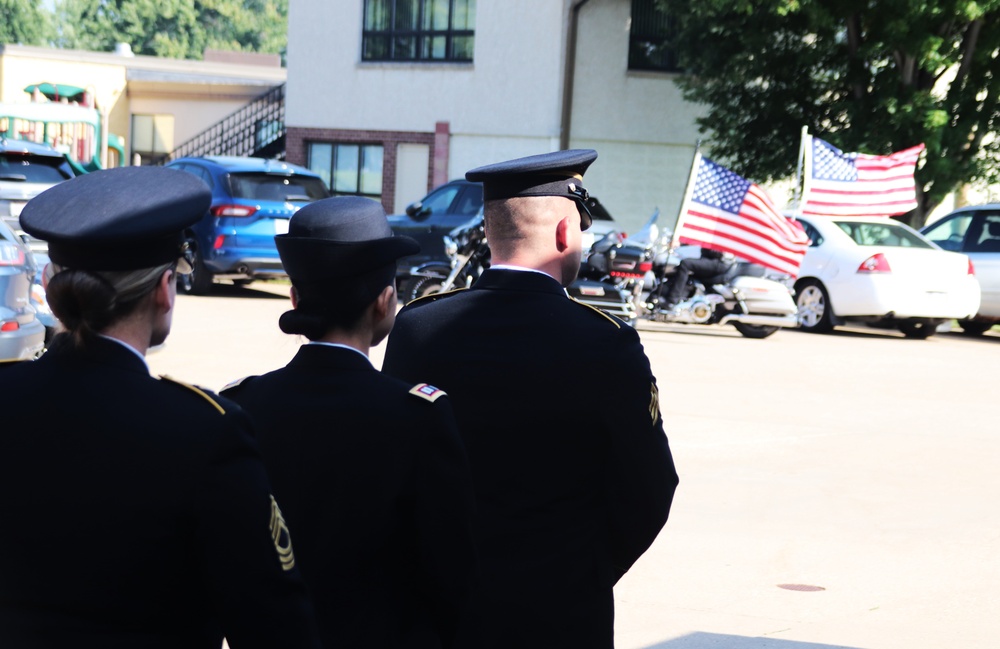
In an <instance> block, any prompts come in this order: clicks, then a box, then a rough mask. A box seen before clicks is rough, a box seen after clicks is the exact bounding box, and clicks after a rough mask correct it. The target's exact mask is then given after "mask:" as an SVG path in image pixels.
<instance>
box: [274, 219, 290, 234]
mask: <svg viewBox="0 0 1000 649" xmlns="http://www.w3.org/2000/svg"><path fill="white" fill-rule="evenodd" d="M274 233H275V234H288V219H274Z"/></svg>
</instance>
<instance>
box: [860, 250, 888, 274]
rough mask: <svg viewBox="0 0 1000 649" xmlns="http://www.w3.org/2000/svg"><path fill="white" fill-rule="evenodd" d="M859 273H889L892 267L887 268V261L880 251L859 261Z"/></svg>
mask: <svg viewBox="0 0 1000 649" xmlns="http://www.w3.org/2000/svg"><path fill="white" fill-rule="evenodd" d="M858 272H859V273H891V272H892V269H891V268H889V262H888V260H886V258H885V255H883V254H882V253H881V252H880V253H878V254H877V255H872V256H871V257H869V258H868V259H865V260H864V261H863V262H861V265H860V266H858Z"/></svg>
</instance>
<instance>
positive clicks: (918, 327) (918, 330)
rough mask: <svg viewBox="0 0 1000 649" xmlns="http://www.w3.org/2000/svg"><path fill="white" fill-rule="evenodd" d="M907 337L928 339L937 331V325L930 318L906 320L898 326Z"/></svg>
mask: <svg viewBox="0 0 1000 649" xmlns="http://www.w3.org/2000/svg"><path fill="white" fill-rule="evenodd" d="M896 328H897V329H899V331H900V332H901V333H902V334H903V335H904V336H906V337H907V338H912V339H913V340H927V339H928V338H930V337H931V336H933V335H934V332H935V331H937V325H936V324H935V323H934V322H931V321H928V320H919V319H914V320H906V321H904V322H900V323H899V325H898V326H897V327H896Z"/></svg>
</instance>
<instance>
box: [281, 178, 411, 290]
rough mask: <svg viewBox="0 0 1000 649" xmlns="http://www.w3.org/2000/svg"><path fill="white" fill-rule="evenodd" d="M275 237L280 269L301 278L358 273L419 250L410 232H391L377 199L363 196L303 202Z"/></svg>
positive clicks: (304, 279)
mask: <svg viewBox="0 0 1000 649" xmlns="http://www.w3.org/2000/svg"><path fill="white" fill-rule="evenodd" d="M274 241H275V244H277V246H278V255H279V256H280V257H281V263H282V265H283V266H284V267H285V272H286V273H288V276H289V277H290V278H291V279H292V280H293V281H296V280H298V281H304V282H321V281H325V280H333V279H339V278H344V277H351V276H356V275H361V274H364V273H367V272H370V271H373V270H377V269H380V268H383V267H385V266H387V265H389V264H392V263H395V261H396V260H397V259H399V258H400V257H405V256H407V255H412V254H416V253H417V252H419V251H420V245H419V244H418V243H417V242H416V241H415V240H413V239H411V238H410V237H405V236H397V235H393V233H392V229H391V228H390V227H389V221H388V219H386V216H385V210H384V209H383V208H382V204H381V203H379V202H377V201H373V200H371V199H370V198H364V197H362V196H334V197H333V198H324V199H322V200H318V201H316V202H314V203H310V204H309V205H306V206H305V207H303V208H302V209H300V210H299V211H298V212H296V213H295V214H294V215H293V216H292V219H291V221H289V223H288V233H287V234H279V235H277V236H276V237H275V238H274Z"/></svg>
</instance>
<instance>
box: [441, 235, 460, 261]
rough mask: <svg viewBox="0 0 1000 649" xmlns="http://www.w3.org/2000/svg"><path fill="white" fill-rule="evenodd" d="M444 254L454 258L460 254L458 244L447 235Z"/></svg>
mask: <svg viewBox="0 0 1000 649" xmlns="http://www.w3.org/2000/svg"><path fill="white" fill-rule="evenodd" d="M444 254H446V255H448V256H449V257H454V256H455V255H457V254H458V242H457V241H455V240H454V239H452V238H451V237H449V236H448V235H445V237H444Z"/></svg>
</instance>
